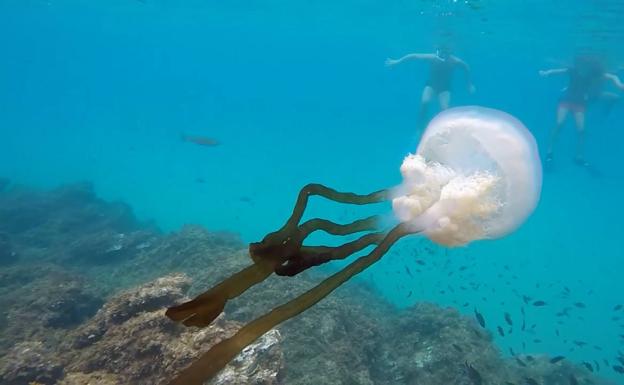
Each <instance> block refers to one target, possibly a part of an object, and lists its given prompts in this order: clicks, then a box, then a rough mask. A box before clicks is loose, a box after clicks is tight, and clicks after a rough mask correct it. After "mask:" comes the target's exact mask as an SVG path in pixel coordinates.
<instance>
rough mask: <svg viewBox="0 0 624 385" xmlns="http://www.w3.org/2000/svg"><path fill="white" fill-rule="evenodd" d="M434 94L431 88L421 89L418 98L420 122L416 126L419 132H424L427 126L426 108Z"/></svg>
mask: <svg viewBox="0 0 624 385" xmlns="http://www.w3.org/2000/svg"><path fill="white" fill-rule="evenodd" d="M434 93H435V92H434V90H433V88H432V87H431V86H425V88H424V89H423V92H422V96H421V98H420V116H419V119H420V122H419V125H418V130H419V131H421V130H424V129H425V127H426V126H427V120H428V116H427V107H428V106H429V103H431V99H432V98H433V94H434Z"/></svg>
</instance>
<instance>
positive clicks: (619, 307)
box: [613, 305, 622, 311]
mask: <svg viewBox="0 0 624 385" xmlns="http://www.w3.org/2000/svg"><path fill="white" fill-rule="evenodd" d="M618 310H622V305H615V307H614V308H613V311H618Z"/></svg>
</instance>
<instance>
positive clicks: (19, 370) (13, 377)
mask: <svg viewBox="0 0 624 385" xmlns="http://www.w3.org/2000/svg"><path fill="white" fill-rule="evenodd" d="M62 375H63V367H62V366H61V363H60V361H59V360H58V359H57V358H56V357H55V356H54V355H53V354H52V352H51V350H50V349H49V348H47V347H45V346H44V345H43V343H41V342H38V341H36V342H21V343H18V344H16V345H15V346H14V347H13V348H12V349H11V350H10V351H9V352H8V353H7V354H6V355H4V356H3V357H2V358H1V359H0V383H1V384H3V385H26V384H31V383H37V384H42V385H52V384H56V382H57V381H58V379H59V378H61V376H62Z"/></svg>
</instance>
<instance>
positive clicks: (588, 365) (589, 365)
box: [583, 361, 594, 373]
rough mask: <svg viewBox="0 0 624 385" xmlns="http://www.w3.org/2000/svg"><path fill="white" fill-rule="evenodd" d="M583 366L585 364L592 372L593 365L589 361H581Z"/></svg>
mask: <svg viewBox="0 0 624 385" xmlns="http://www.w3.org/2000/svg"><path fill="white" fill-rule="evenodd" d="M583 366H585V367H586V368H587V370H589V371H590V372H592V373H593V372H594V368H593V366H591V364H590V363H589V362H585V361H583Z"/></svg>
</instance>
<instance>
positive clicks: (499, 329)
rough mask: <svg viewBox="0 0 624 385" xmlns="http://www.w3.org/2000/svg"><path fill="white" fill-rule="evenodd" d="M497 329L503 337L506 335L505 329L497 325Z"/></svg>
mask: <svg viewBox="0 0 624 385" xmlns="http://www.w3.org/2000/svg"><path fill="white" fill-rule="evenodd" d="M496 329H497V330H498V334H500V336H501V337H505V332H504V331H503V328H502V327H500V326H497V327H496Z"/></svg>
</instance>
